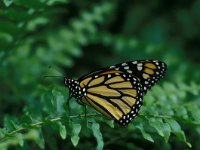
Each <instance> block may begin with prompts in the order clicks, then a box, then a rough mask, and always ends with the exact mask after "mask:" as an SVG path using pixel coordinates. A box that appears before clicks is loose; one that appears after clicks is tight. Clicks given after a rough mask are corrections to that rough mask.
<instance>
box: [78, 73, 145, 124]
mask: <svg viewBox="0 0 200 150" xmlns="http://www.w3.org/2000/svg"><path fill="white" fill-rule="evenodd" d="M80 85H81V86H82V88H86V89H87V90H86V95H85V96H84V97H82V99H81V101H82V102H83V103H85V104H88V105H89V106H92V107H93V108H95V109H96V110H97V111H99V112H100V113H102V114H104V115H105V116H107V117H109V118H113V119H115V120H116V121H117V122H118V123H119V124H121V125H127V124H128V123H130V121H131V120H132V119H133V118H134V117H135V116H136V115H137V113H138V111H139V109H140V107H141V105H142V98H143V92H142V87H141V84H140V83H139V81H138V80H137V79H136V78H135V77H133V76H130V75H128V74H125V73H123V72H120V71H116V70H110V71H106V72H104V73H101V74H100V75H98V76H92V77H88V78H85V79H84V80H82V81H81V82H80Z"/></svg>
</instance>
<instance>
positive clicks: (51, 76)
mask: <svg viewBox="0 0 200 150" xmlns="http://www.w3.org/2000/svg"><path fill="white" fill-rule="evenodd" d="M44 77H45V78H49V77H50V78H52V77H53V78H64V76H44Z"/></svg>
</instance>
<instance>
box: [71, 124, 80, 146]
mask: <svg viewBox="0 0 200 150" xmlns="http://www.w3.org/2000/svg"><path fill="white" fill-rule="evenodd" d="M80 131H81V125H80V124H76V123H73V124H72V136H71V141H72V144H73V145H74V146H77V144H78V142H79V139H80V137H79V133H80Z"/></svg>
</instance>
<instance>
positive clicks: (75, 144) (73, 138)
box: [71, 135, 80, 146]
mask: <svg viewBox="0 0 200 150" xmlns="http://www.w3.org/2000/svg"><path fill="white" fill-rule="evenodd" d="M79 139H80V137H79V136H78V135H73V136H72V137H71V141H72V144H73V145H74V146H77V145H78V141H79Z"/></svg>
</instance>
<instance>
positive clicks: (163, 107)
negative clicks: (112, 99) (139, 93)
mask: <svg viewBox="0 0 200 150" xmlns="http://www.w3.org/2000/svg"><path fill="white" fill-rule="evenodd" d="M199 50H200V0H192V1H188V0H182V1H173V0H168V1H161V0H154V1H147V0H146V1H139V0H137V1H131V0H126V1H123V0H118V1H117V0H111V1H103V0H102V1H97V0H93V1H92V0H90V1H82V0H74V1H73V0H29V1H26V0H2V1H0V127H1V129H0V149H2V150H4V149H52V150H54V149H55V150H56V149H86V148H87V149H107V150H108V149H114V148H115V149H128V150H129V149H130V150H132V149H138V150H141V149H166V150H170V149H196V150H199V149H200V145H199V141H200V97H199V93H200V85H199V83H200V71H199V69H200V51H199ZM138 59H158V60H162V61H164V62H166V63H167V65H168V73H167V76H166V78H165V79H164V80H163V81H162V82H160V83H159V84H158V85H156V86H155V87H154V88H152V90H151V91H150V92H148V94H147V95H146V96H145V98H144V106H143V107H142V109H141V111H140V115H139V116H138V117H137V118H136V119H135V120H134V121H133V122H132V123H131V124H130V125H129V126H128V127H121V126H119V125H117V124H115V123H114V122H113V121H110V120H108V119H107V118H104V117H103V116H99V115H98V114H96V112H95V111H94V110H93V109H91V108H88V109H87V112H88V114H91V116H89V115H88V117H87V120H88V121H90V122H93V123H92V124H91V123H88V124H87V120H86V119H85V118H84V117H81V116H79V115H80V114H84V109H83V107H82V106H80V105H79V104H77V103H76V101H75V100H74V99H72V100H71V101H70V111H71V112H70V116H69V114H68V113H67V111H68V108H67V107H66V99H67V97H68V89H67V88H66V87H65V86H64V84H63V79H62V78H44V75H58V76H68V77H71V78H79V77H81V76H82V75H84V74H86V73H88V72H91V71H94V70H97V69H99V68H101V67H105V66H110V65H114V64H117V63H120V62H125V61H132V60H138ZM49 66H52V67H51V68H49ZM93 115H94V116H93ZM69 117H71V119H72V120H71V121H69Z"/></svg>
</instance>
